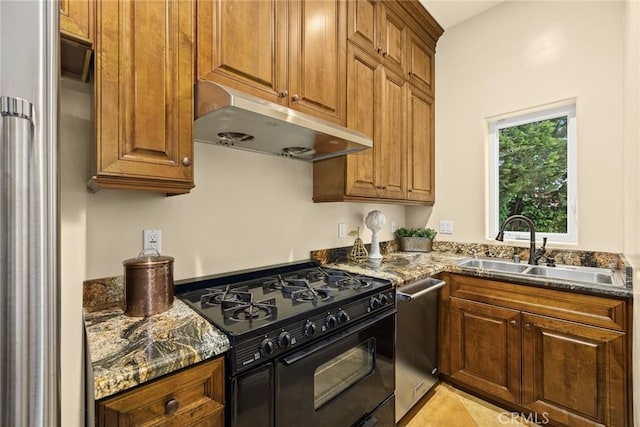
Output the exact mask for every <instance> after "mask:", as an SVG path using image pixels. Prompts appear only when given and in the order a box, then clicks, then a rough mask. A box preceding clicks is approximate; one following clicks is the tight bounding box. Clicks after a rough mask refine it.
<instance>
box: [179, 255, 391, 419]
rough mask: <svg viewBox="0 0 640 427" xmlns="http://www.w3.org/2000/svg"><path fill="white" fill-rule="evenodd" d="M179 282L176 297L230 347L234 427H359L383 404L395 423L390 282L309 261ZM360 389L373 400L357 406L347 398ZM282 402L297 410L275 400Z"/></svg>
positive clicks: (229, 371) (229, 358)
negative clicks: (223, 336)
mask: <svg viewBox="0 0 640 427" xmlns="http://www.w3.org/2000/svg"><path fill="white" fill-rule="evenodd" d="M176 285H177V286H176V295H177V296H178V298H180V299H181V300H183V301H184V302H186V303H187V304H188V305H189V306H190V307H191V308H193V309H194V310H195V311H197V312H198V313H200V314H201V315H202V316H203V317H204V318H206V319H208V320H209V321H210V322H211V323H212V324H214V325H215V326H216V327H218V328H219V329H220V330H221V331H223V332H224V333H225V334H226V335H227V336H228V338H229V340H230V343H231V349H230V350H229V352H228V353H227V355H226V360H227V378H228V387H227V388H228V389H227V393H228V394H227V395H228V396H229V397H230V399H229V402H228V403H229V410H228V411H227V424H228V425H229V426H233V427H240V426H245V425H247V426H248V425H251V426H260V425H264V426H274V425H275V426H288V425H296V424H295V423H297V422H302V420H303V419H304V420H305V421H304V422H305V424H306V425H307V426H313V425H336V426H340V425H344V426H351V425H358V423H360V422H364V421H366V419H367V417H368V416H371V414H372V413H373V412H374V411H375V409H376V408H377V407H379V406H382V403H385V404H386V405H385V406H384V408H385V409H384V413H385V414H387V418H388V419H389V420H390V421H389V423H390V424H389V425H392V421H391V420H392V419H393V422H394V421H395V419H394V417H391V416H388V413H390V414H391V415H393V402H391V403H389V400H391V401H392V400H393V399H389V397H390V396H391V397H392V395H393V388H394V387H393V385H394V372H393V358H394V335H395V289H394V287H393V285H392V283H391V282H390V281H388V280H384V279H379V278H374V277H369V276H363V275H358V274H352V273H348V272H346V271H342V270H336V269H331V268H326V267H323V266H320V265H319V263H317V262H311V261H310V262H303V263H291V264H283V265H278V266H272V267H266V268H262V269H256V270H251V271H244V272H238V273H232V274H229V275H218V276H213V277H208V278H203V279H197V280H191V281H182V282H177V283H176ZM345 345H346V347H345ZM336 352H337V353H336ZM333 353H336V354H333ZM325 359H326V360H325ZM325 364H326V366H325ZM336 369H338V371H336ZM294 372H295V375H292V373H294ZM374 373H375V375H374ZM350 376H351V382H350V380H349V378H350ZM302 378H306V380H302ZM345 378H347V380H346V381H345ZM334 382H335V384H334ZM345 384H346V385H345ZM358 384H359V386H357V385H358ZM334 386H335V387H334ZM376 388H377V389H378V391H376ZM292 390H293V391H292ZM305 390H306V391H305ZM355 390H360V391H359V392H360V393H362V392H366V394H367V397H366V398H363V397H362V395H360V396H359V397H358V399H359V400H360V401H361V402H362V403H361V406H362V407H361V408H358V407H357V406H358V405H356V407H354V405H353V399H354V398H355V397H356V396H357V395H353V396H351V397H349V396H350V395H352V394H354V393H357V392H356V391H355ZM291 393H292V394H291ZM289 394H291V395H290V396H288V395H289ZM284 396H288V398H287V399H289V400H290V399H291V398H293V399H294V400H296V401H297V403H296V404H295V405H291V404H290V403H287V404H284V403H279V402H283V401H282V399H283V398H284ZM256 399H258V400H257V401H256ZM347 402H349V403H347ZM341 408H343V410H341ZM347 408H348V409H347ZM336 411H337V412H336ZM358 411H360V412H358ZM342 412H344V414H342ZM376 413H377V414H378V415H377V416H378V418H380V416H381V415H380V413H381V412H376ZM256 414H260V416H259V419H260V421H257V420H258V418H257V415H256ZM339 414H340V415H339ZM335 417H337V418H335ZM334 418H335V419H334ZM314 420H315V421H314ZM332 420H333V421H335V423H337V424H335V423H334V424H330V423H331V422H332ZM327 423H329V424H327ZM378 425H386V424H385V423H382V424H378Z"/></svg>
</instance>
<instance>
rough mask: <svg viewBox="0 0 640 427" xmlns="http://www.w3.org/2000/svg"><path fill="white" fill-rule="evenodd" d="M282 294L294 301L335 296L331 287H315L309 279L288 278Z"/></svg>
mask: <svg viewBox="0 0 640 427" xmlns="http://www.w3.org/2000/svg"><path fill="white" fill-rule="evenodd" d="M282 295H283V296H284V297H285V298H290V299H291V300H292V301H293V302H294V303H296V302H318V301H326V300H328V299H330V298H331V297H333V293H332V292H331V290H330V289H327V288H323V287H313V286H311V285H310V284H309V281H308V280H307V279H286V285H285V286H284V287H283V288H282Z"/></svg>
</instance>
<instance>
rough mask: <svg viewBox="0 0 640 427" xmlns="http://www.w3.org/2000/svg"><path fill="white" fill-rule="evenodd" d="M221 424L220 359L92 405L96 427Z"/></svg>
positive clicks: (200, 426) (213, 426) (221, 374)
mask: <svg viewBox="0 0 640 427" xmlns="http://www.w3.org/2000/svg"><path fill="white" fill-rule="evenodd" d="M136 1H138V0H136ZM223 425H224V358H217V359H214V360H212V361H208V362H203V363H201V364H198V365H195V366H193V367H189V368H186V369H184V370H182V371H179V372H177V373H174V374H170V375H167V376H165V377H162V378H160V379H158V380H156V381H154V382H151V383H149V384H143V385H140V386H138V387H135V388H133V389H131V390H129V391H125V392H123V393H120V394H118V395H116V396H114V397H107V398H105V399H102V400H99V401H98V402H96V426H97V427H122V426H194V427H195V426H198V427H205V426H206V427H222V426H223Z"/></svg>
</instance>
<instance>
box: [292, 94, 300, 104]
mask: <svg viewBox="0 0 640 427" xmlns="http://www.w3.org/2000/svg"><path fill="white" fill-rule="evenodd" d="M291 100H292V101H293V102H296V101H299V100H300V97H299V96H298V94H297V93H296V94H294V95H293V96H292V97H291Z"/></svg>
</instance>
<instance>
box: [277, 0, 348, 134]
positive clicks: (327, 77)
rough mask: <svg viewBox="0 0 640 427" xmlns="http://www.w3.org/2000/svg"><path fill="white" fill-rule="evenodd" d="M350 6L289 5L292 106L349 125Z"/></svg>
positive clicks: (335, 2) (313, 0)
mask: <svg viewBox="0 0 640 427" xmlns="http://www.w3.org/2000/svg"><path fill="white" fill-rule="evenodd" d="M345 17H346V3H345V2H344V1H339V0H306V1H292V2H289V89H288V92H289V97H290V99H289V107H290V108H293V109H295V110H299V111H302V112H304V113H307V114H311V115H313V116H316V117H319V118H321V119H325V120H329V121H332V122H335V123H339V124H341V125H344V124H345V123H346V90H345V88H346V83H347V68H346V57H347V53H346V47H347V37H346V19H345Z"/></svg>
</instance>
